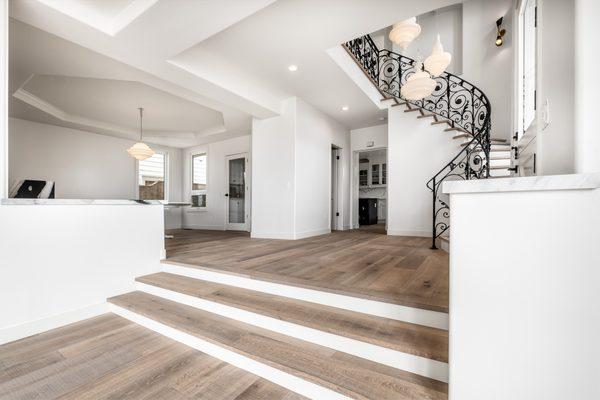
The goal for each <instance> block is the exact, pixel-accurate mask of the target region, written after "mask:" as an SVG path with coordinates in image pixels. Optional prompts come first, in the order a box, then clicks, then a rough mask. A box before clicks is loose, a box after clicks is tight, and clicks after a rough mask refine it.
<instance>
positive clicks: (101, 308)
mask: <svg viewBox="0 0 600 400" xmlns="http://www.w3.org/2000/svg"><path fill="white" fill-rule="evenodd" d="M107 311H108V305H107V303H106V302H102V303H97V304H92V305H89V306H86V307H82V308H78V309H76V310H71V311H67V312H64V313H60V314H55V315H51V316H49V317H45V318H41V319H37V320H35V321H29V322H25V323H23V324H19V325H13V326H9V327H6V328H2V329H0V345H1V344H5V343H9V342H13V341H15V340H19V339H23V338H26V337H28V336H32V335H36V334H38V333H42V332H45V331H49V330H51V329H55V328H60V327H61V326H64V325H69V324H72V323H74V322H79V321H83V320H84V319H87V318H92V317H96V316H98V315H100V314H104V313H106V312H107Z"/></svg>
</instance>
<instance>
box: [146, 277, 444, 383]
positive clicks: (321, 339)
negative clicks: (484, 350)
mask: <svg viewBox="0 0 600 400" xmlns="http://www.w3.org/2000/svg"><path fill="white" fill-rule="evenodd" d="M136 288H137V290H140V291H143V292H146V293H148V294H152V295H154V296H158V297H162V298H164V299H167V300H171V301H175V302H178V303H181V304H185V305H187V306H190V307H194V308H197V309H200V310H204V311H208V312H210V313H213V314H217V315H220V316H222V317H225V318H230V319H234V320H236V321H241V322H244V323H247V324H250V325H254V326H258V327H260V328H263V329H267V330H270V331H274V332H277V333H281V334H283V335H287V336H291V337H294V338H296V339H300V340H304V341H307V342H311V343H314V344H318V345H321V346H324V347H328V348H330V349H334V350H337V351H341V352H344V353H347V354H351V355H354V356H357V357H361V358H365V359H367V360H370V361H374V362H377V363H380V364H384V365H387V366H390V367H393V368H398V369H402V370H404V371H408V372H412V373H415V374H418V375H422V376H425V377H428V378H433V379H436V380H439V381H442V382H448V364H446V363H443V362H440V361H436V360H430V359H427V358H424V357H419V356H415V355H412V354H407V353H403V352H400V351H396V350H393V349H388V348H385V347H381V346H377V345H374V344H371V343H366V342H362V341H359V340H355V339H352V338H348V337H345V336H340V335H335V334H332V333H329V332H324V331H320V330H317V329H313V328H310V327H306V326H303V325H299V324H296V323H291V322H287V321H282V320H280V319H277V318H272V317H268V316H265V315H261V314H258V313H254V312H251V311H246V310H242V309H239V308H236V307H231V306H227V305H224V304H220V303H216V302H213V301H210V300H206V299H200V298H198V297H194V296H190V295H187V294H183V293H179V292H175V291H172V290H168V289H164V288H160V287H156V286H153V285H148V284H145V283H142V282H136Z"/></svg>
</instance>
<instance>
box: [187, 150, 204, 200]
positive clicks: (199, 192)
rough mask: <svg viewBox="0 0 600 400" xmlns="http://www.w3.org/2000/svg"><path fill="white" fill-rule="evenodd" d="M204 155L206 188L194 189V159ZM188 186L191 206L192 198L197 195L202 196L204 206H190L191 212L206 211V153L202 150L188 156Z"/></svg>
mask: <svg viewBox="0 0 600 400" xmlns="http://www.w3.org/2000/svg"><path fill="white" fill-rule="evenodd" d="M202 155H204V156H205V157H206V184H205V185H206V187H205V188H204V189H194V157H197V156H202ZM189 185H190V196H189V199H190V203H191V204H193V201H192V196H197V195H202V194H203V195H204V196H205V199H206V200H205V205H204V206H194V205H190V208H191V209H193V210H198V211H202V210H207V209H208V187H209V181H208V151H206V150H203V151H197V152H193V153H191V155H190V180H189Z"/></svg>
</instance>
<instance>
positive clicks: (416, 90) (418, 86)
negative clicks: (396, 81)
mask: <svg viewBox="0 0 600 400" xmlns="http://www.w3.org/2000/svg"><path fill="white" fill-rule="evenodd" d="M415 71H417V72H415V73H414V74H412V75H411V76H410V77H408V79H407V80H406V83H405V84H404V85H402V88H401V89H400V94H401V95H402V97H404V98H405V99H406V100H422V99H424V98H425V97H427V96H429V95H430V94H431V93H433V91H434V90H435V86H436V85H437V83H436V82H435V81H434V80H433V79H431V76H429V73H427V72H425V71H423V64H422V63H421V62H420V61H419V62H418V63H417V65H416V67H415Z"/></svg>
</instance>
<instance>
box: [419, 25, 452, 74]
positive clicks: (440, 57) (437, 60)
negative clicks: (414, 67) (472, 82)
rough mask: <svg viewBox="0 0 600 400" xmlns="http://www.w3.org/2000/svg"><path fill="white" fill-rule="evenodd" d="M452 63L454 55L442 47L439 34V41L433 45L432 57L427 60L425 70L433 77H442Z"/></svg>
mask: <svg viewBox="0 0 600 400" xmlns="http://www.w3.org/2000/svg"><path fill="white" fill-rule="evenodd" d="M450 61H452V55H451V54H450V53H448V52H447V51H444V46H442V42H441V41H440V35H439V33H438V35H437V40H436V41H435V42H434V43H433V49H432V50H431V55H430V56H429V57H427V58H426V59H425V70H427V72H429V73H430V74H431V75H432V76H440V75H441V74H442V72H444V70H446V68H448V65H450Z"/></svg>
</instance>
